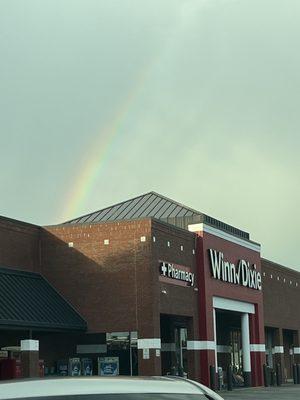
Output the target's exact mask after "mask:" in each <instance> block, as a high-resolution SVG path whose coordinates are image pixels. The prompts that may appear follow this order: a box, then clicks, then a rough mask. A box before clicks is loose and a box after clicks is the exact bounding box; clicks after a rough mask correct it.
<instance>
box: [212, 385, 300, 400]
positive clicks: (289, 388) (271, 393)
mask: <svg viewBox="0 0 300 400" xmlns="http://www.w3.org/2000/svg"><path fill="white" fill-rule="evenodd" d="M219 394H220V395H221V396H222V397H224V399H226V400H299V399H300V385H283V386H281V387H268V388H265V387H263V388H249V389H235V390H233V391H232V392H225V391H222V392H219Z"/></svg>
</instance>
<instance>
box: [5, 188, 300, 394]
mask: <svg viewBox="0 0 300 400" xmlns="http://www.w3.org/2000/svg"><path fill="white" fill-rule="evenodd" d="M0 238H1V241H0V247H1V252H0V264H1V265H2V266H3V267H5V268H6V270H7V269H11V270H12V271H20V270H21V271H22V273H23V274H25V273H27V274H30V273H31V274H32V273H35V274H39V275H40V276H41V277H42V278H43V279H45V280H46V282H47V283H48V284H49V285H51V287H52V288H53V289H55V291H56V292H57V294H58V295H59V296H60V300H59V301H60V302H61V303H60V305H59V306H57V307H58V308H59V309H64V310H65V314H64V318H65V320H66V321H67V323H66V324H65V325H64V326H61V325H59V326H58V322H57V321H56V320H55V316H53V317H52V319H51V318H50V319H49V318H48V319H49V320H48V321H46V322H45V321H44V320H45V319H47V318H46V316H43V315H42V316H41V312H40V310H39V309H38V307H37V305H36V304H34V302H31V303H30V307H31V308H32V309H33V311H34V310H35V312H36V315H37V317H36V320H32V319H30V317H28V318H27V320H26V321H23V322H22V324H20V321H17V320H16V321H13V315H12V316H11V322H10V324H5V321H4V320H5V318H4V317H3V316H4V313H5V312H8V311H7V310H6V309H5V304H4V303H3V305H2V308H3V310H2V314H1V310H0V347H1V348H5V347H7V346H18V342H19V341H20V340H21V339H25V338H30V339H35V340H38V341H39V345H40V347H39V358H40V359H42V360H43V361H44V365H45V367H46V371H55V370H56V369H57V363H58V362H59V361H60V360H63V359H69V358H75V357H77V358H90V359H91V360H92V362H93V370H94V373H98V371H97V360H98V358H100V357H115V358H116V357H117V358H118V362H119V373H120V374H124V375H161V374H163V375H166V374H174V373H180V374H187V375H188V376H189V377H190V378H192V379H195V380H198V381H200V382H202V383H204V384H206V385H209V384H210V379H211V367H214V368H215V370H216V371H218V370H219V371H220V374H221V371H226V369H227V368H228V366H229V365H231V366H232V367H233V370H234V374H235V376H236V381H237V384H238V383H240V384H242V382H243V383H244V384H245V385H253V386H260V385H262V384H263V364H266V363H267V364H268V365H269V366H270V367H274V366H275V364H278V363H279V364H280V366H281V368H282V373H283V376H285V377H286V379H289V378H291V365H292V364H293V363H294V362H299V361H300V359H299V360H298V358H299V355H300V343H299V331H300V318H299V316H298V315H297V304H299V300H300V292H299V286H298V285H299V282H300V274H299V273H298V272H296V271H293V270H290V269H288V268H285V267H282V266H280V265H277V264H274V263H272V262H270V261H268V260H264V259H262V258H261V256H260V244H258V243H256V242H254V241H252V240H250V236H249V234H248V233H246V232H244V231H241V230H239V229H237V228H234V227H232V226H229V225H227V224H225V223H223V222H221V221H218V220H215V219H214V218H211V217H209V216H207V215H204V214H202V213H200V212H198V211H196V210H193V209H191V208H189V207H186V206H183V205H181V204H179V203H178V202H175V201H172V200H170V199H167V198H165V197H164V196H161V195H158V194H156V193H154V192H150V193H148V194H146V195H142V196H138V197H136V198H134V199H131V200H128V201H125V202H122V203H119V204H117V205H114V206H112V207H107V208H105V209H103V210H100V211H97V212H95V213H91V214H88V215H85V216H83V217H79V218H76V219H74V220H72V221H68V222H66V223H63V224H61V225H55V226H46V227H36V226H33V225H30V224H25V223H22V222H19V221H13V220H9V219H7V218H2V219H1V220H0ZM2 248H3V251H2ZM3 276H4V275H3ZM5 279H6V278H5ZM28 279H29V277H28ZM3 280H4V278H3ZM0 284H1V271H0ZM18 284H19V283H18V282H16V285H18ZM19 290H20V291H22V290H23V289H22V287H21V286H20V289H19ZM49 290H50V289H49ZM37 291H39V288H37ZM15 296H17V294H15ZM279 298H280V302H278V303H280V304H278V307H274V302H276V301H278V299H279ZM41 301H42V300H39V302H41ZM48 301H49V303H51V304H52V307H54V309H55V305H54V304H56V303H55V301H58V299H57V298H55V299H54V295H51V296H49V299H48ZM11 303H12V304H15V300H14V299H11ZM45 307H46V306H44V308H45ZM68 307H69V308H68ZM50 314H51V313H50ZM51 315H52V314H51ZM39 316H40V317H39ZM39 318H40V320H38V319H39ZM43 318H44V320H43ZM43 321H44V322H43ZM75 322H76V323H75ZM42 323H44V326H43V328H42ZM12 332H14V334H13V335H12Z"/></svg>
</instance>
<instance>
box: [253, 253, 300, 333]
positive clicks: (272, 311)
mask: <svg viewBox="0 0 300 400" xmlns="http://www.w3.org/2000/svg"><path fill="white" fill-rule="evenodd" d="M261 265H262V271H263V276H262V278H263V297H264V314H265V326H269V327H277V328H285V329H293V330H299V329H300V313H299V312H298V310H299V304H300V273H299V272H297V271H294V270H291V269H289V268H286V267H283V266H281V265H279V264H276V263H273V262H271V261H268V260H265V259H262V260H261Z"/></svg>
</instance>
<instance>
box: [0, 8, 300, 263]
mask: <svg viewBox="0 0 300 400" xmlns="http://www.w3.org/2000/svg"><path fill="white" fill-rule="evenodd" d="M299 39H300V2H299V0H285V1H282V0H279V1H277V0H269V1H268V0H105V1H104V0H102V1H101V0H18V1H17V0H0V57H1V58H0V114H1V115H0V132H1V147H0V153H1V154H0V155H1V156H0V185H1V186H0V187H1V197H0V214H2V215H4V216H8V217H11V218H16V219H21V220H25V221H27V222H32V223H37V224H54V223H58V222H62V221H63V220H66V219H69V218H72V217H75V216H79V215H81V214H84V213H87V212H89V211H94V210H97V209H100V208H103V207H105V206H108V205H111V204H114V203H116V202H119V201H122V200H125V199H128V198H130V197H133V196H136V195H139V194H141V193H145V192H147V191H150V190H154V191H157V192H159V193H161V194H163V195H165V196H167V197H171V198H173V199H175V200H177V201H180V202H182V203H184V204H186V205H188V206H191V207H193V208H196V209H197V210H199V211H202V212H205V213H208V214H210V215H212V216H214V217H215V218H218V219H221V220H222V221H224V222H227V223H229V224H231V225H234V226H237V227H239V228H241V229H244V230H246V231H248V232H250V234H251V238H252V239H253V240H255V241H258V242H260V243H261V244H262V254H263V256H264V257H267V258H269V259H271V260H273V261H277V262H280V263H283V264H285V265H287V266H290V267H294V268H298V269H300V262H299V257H298V252H299V242H300V240H299V231H298V227H299V225H300V217H299V215H300V213H299V205H300V198H299V197H300V179H299V171H300V162H299V147H300V146H299V145H300V136H299V126H300V112H299V103H300V102H299V100H300V90H299V89H300V52H299ZM90 164H92V165H90Z"/></svg>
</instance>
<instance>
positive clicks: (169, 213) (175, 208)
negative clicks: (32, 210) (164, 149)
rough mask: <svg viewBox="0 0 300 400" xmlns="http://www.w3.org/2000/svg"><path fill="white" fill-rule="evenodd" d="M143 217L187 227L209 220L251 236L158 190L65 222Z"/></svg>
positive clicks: (245, 236) (227, 228) (237, 234)
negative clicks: (163, 194)
mask: <svg viewBox="0 0 300 400" xmlns="http://www.w3.org/2000/svg"><path fill="white" fill-rule="evenodd" d="M140 218H156V219H159V220H162V221H164V222H167V223H169V224H171V225H175V226H178V227H180V228H183V229H187V228H188V225H190V224H195V223H206V224H209V225H212V226H215V227H216V228H218V229H222V230H224V231H226V232H228V233H231V234H232V235H236V236H239V237H242V238H244V239H249V234H248V233H247V232H244V231H242V230H240V229H237V228H235V227H233V226H231V225H228V224H225V223H224V222H221V221H218V220H217V219H215V218H212V217H209V216H208V215H206V214H203V213H201V212H199V211H196V210H194V209H192V208H190V207H187V206H185V205H183V204H180V203H178V202H177V201H174V200H171V199H169V198H167V197H165V196H162V195H161V194H158V193H155V192H149V193H146V194H142V195H140V196H137V197H134V198H133V199H130V200H126V201H123V202H121V203H118V204H115V205H112V206H110V207H106V208H103V209H102V210H98V211H95V212H92V213H89V214H86V215H83V216H81V217H78V218H74V219H72V220H69V221H67V222H65V224H83V223H89V224H91V223H97V222H108V221H119V220H132V219H140Z"/></svg>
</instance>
